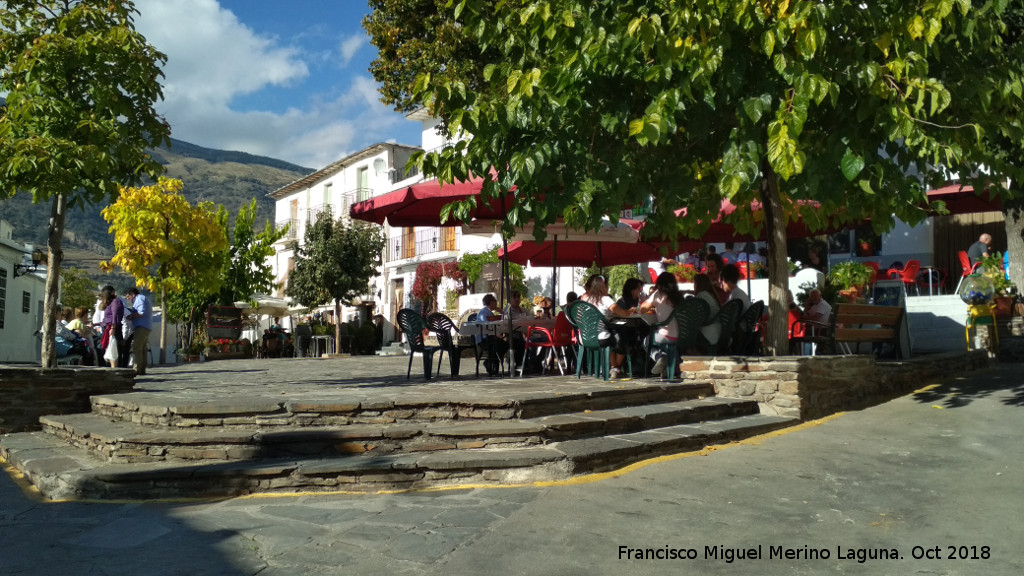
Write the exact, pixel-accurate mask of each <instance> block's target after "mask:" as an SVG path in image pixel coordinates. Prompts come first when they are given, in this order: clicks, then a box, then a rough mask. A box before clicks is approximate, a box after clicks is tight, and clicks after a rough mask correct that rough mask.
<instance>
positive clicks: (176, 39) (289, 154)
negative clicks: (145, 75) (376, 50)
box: [136, 0, 416, 168]
mask: <svg viewBox="0 0 1024 576" xmlns="http://www.w3.org/2000/svg"><path fill="white" fill-rule="evenodd" d="M136 6H137V8H138V9H139V10H140V12H141V15H140V16H139V17H138V18H137V19H136V27H137V28H138V30H139V31H140V32H142V33H143V34H144V35H145V36H146V39H147V40H148V41H149V43H150V44H152V45H154V46H155V47H156V48H157V49H158V50H160V51H162V52H164V53H165V54H167V57H168V60H167V64H166V66H165V67H164V73H165V75H166V77H165V79H164V81H163V85H164V102H162V103H161V105H160V106H159V111H160V113H161V114H163V115H164V116H165V118H166V119H167V121H168V122H169V123H170V124H171V129H172V136H173V137H174V138H176V139H179V140H185V141H187V142H191V143H193V144H198V145H200V146H206V147H210V148H220V149H225V150H241V151H245V152H249V153H252V154H259V155H264V156H270V157H273V158H280V159H282V160H287V161H289V162H294V163H296V164H300V165H302V166H307V167H310V168H320V167H323V166H325V165H327V164H329V163H330V162H333V161H335V160H337V159H338V158H340V157H342V156H344V155H345V154H348V153H351V152H355V151H357V150H359V149H362V148H364V147H366V146H368V145H370V144H373V143H376V142H386V141H394V140H395V138H394V135H395V134H399V133H402V132H405V133H407V134H408V133H410V128H411V126H410V124H412V123H410V122H409V121H407V120H405V119H404V118H403V117H402V116H401V115H399V114H396V113H394V112H393V111H391V110H390V109H389V108H388V107H386V106H385V105H383V104H381V103H380V102H379V100H378V98H379V96H378V94H377V90H376V85H375V84H374V82H373V80H372V78H370V76H369V75H368V73H365V72H363V73H361V74H360V75H351V76H347V75H346V73H341V72H339V70H340V68H342V67H344V66H347V65H348V64H349V63H350V62H351V61H352V59H353V57H355V56H356V54H357V53H358V52H359V51H360V50H361V49H362V48H363V47H364V46H366V45H368V42H367V38H366V36H365V34H363V35H359V34H353V35H350V36H344V37H342V39H341V41H340V42H339V41H337V40H335V42H337V43H336V44H334V49H336V50H337V51H336V52H334V55H333V56H332V57H331V59H332V60H335V61H336V62H337V61H338V60H339V59H340V62H337V64H340V66H328V67H326V69H327V70H330V71H331V72H330V74H331V75H330V76H328V77H324V78H316V77H313V76H311V69H312V70H316V69H318V68H319V69H322V68H320V67H318V66H316V63H317V60H318V59H320V58H322V57H323V55H324V54H323V53H322V51H320V50H317V49H316V48H307V49H300V48H298V47H296V45H292V44H290V43H289V41H284V40H282V39H280V38H277V37H274V36H268V35H260V34H257V33H256V32H254V31H253V30H252V29H251V28H249V27H247V26H245V25H244V24H243V23H242V22H240V21H239V20H238V18H236V17H235V16H234V14H232V13H231V12H230V11H227V10H224V9H222V8H221V7H220V5H219V4H218V3H217V1H216V0H137V2H136ZM319 25H320V26H323V23H319ZM335 38H338V36H335ZM325 48H326V46H325ZM328 82H330V83H334V84H333V85H331V84H329V83H328ZM282 88H284V89H287V88H294V90H293V91H290V92H287V93H284V94H281V93H279V91H280V89H282ZM268 90H277V91H278V92H274V95H275V97H277V99H278V101H284V102H286V103H287V105H286V106H285V105H278V106H273V105H271V104H270V103H269V102H268V103H266V104H265V105H264V104H260V102H261V100H259V97H260V96H261V95H262V94H263V93H264V92H265V91H268ZM240 98H246V106H247V108H248V110H242V109H240V108H239V107H238V106H237V102H238V101H239V99H240ZM265 100H270V101H272V100H274V98H273V97H270V98H267V99H265ZM254 102H255V103H254ZM403 143H412V144H415V143H416V142H409V141H408V140H405V141H403Z"/></svg>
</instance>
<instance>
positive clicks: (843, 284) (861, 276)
mask: <svg viewBox="0 0 1024 576" xmlns="http://www.w3.org/2000/svg"><path fill="white" fill-rule="evenodd" d="M870 279H871V268H868V267H867V266H866V265H864V264H861V263H860V262H857V261H855V260H847V261H845V262H840V263H838V264H833V265H832V267H831V268H829V271H828V281H829V282H830V283H831V284H832V285H834V286H836V287H837V288H838V289H839V290H849V289H851V288H860V287H863V286H864V285H866V284H867V283H868V280H870Z"/></svg>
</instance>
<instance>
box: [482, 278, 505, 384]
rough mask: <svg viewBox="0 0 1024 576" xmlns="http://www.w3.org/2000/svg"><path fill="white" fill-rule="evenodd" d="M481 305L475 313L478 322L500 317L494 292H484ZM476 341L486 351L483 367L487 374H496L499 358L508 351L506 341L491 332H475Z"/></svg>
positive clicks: (499, 363)
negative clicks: (485, 333)
mask: <svg viewBox="0 0 1024 576" xmlns="http://www.w3.org/2000/svg"><path fill="white" fill-rule="evenodd" d="M483 305H484V306H483V308H481V309H480V311H479V312H477V313H476V319H477V321H478V322H490V321H494V320H500V319H501V314H499V313H498V312H497V311H496V309H497V307H498V299H497V298H495V297H494V294H485V295H484V299H483ZM476 342H477V345H478V346H480V347H482V348H483V349H484V350H486V352H487V358H486V359H485V360H484V368H486V369H487V374H488V375H490V376H496V375H497V374H498V367H499V366H500V365H501V362H500V360H499V358H501V357H502V356H504V355H505V354H506V353H507V352H508V343H507V342H505V341H504V340H502V339H501V338H498V337H497V336H495V335H493V334H488V335H486V336H484V335H482V334H477V336H476Z"/></svg>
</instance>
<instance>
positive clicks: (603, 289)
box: [580, 274, 636, 380]
mask: <svg viewBox="0 0 1024 576" xmlns="http://www.w3.org/2000/svg"><path fill="white" fill-rule="evenodd" d="M584 289H586V293H585V294H584V295H583V297H582V298H580V299H581V300H583V301H584V302H587V303H589V304H593V305H594V307H595V308H597V309H598V311H600V312H601V315H602V316H604V319H605V322H602V323H601V328H600V330H599V331H598V334H597V339H598V341H599V342H600V343H601V346H602V347H604V346H609V347H611V348H612V352H611V354H610V356H611V370H610V373H609V375H608V378H609V379H611V380H614V379H616V378H620V377H621V376H622V361H623V360H625V359H626V354H625V352H624V351H622V350H620V349H619V348H618V346H617V345H616V342H615V337H614V336H612V333H611V330H609V328H608V322H607V321H608V320H610V319H611V318H612V316H617V317H619V318H625V317H627V316H629V315H630V314H633V313H635V312H636V310H635V309H633V310H624V309H622V308H620V307H619V305H618V304H616V302H615V300H613V299H612V297H611V296H609V295H608V283H607V282H606V281H605V278H604V276H601V275H600V274H594V275H593V276H591V277H590V278H588V279H587V283H586V285H585V286H584Z"/></svg>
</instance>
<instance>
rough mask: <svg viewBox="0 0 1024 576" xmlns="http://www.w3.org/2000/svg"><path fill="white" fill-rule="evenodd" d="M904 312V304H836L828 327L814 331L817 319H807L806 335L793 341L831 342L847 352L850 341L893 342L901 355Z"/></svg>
mask: <svg viewBox="0 0 1024 576" xmlns="http://www.w3.org/2000/svg"><path fill="white" fill-rule="evenodd" d="M905 313H906V310H905V309H904V308H903V307H902V306H875V305H872V304H846V303H843V304H837V305H836V307H835V309H834V310H833V311H832V318H831V319H830V320H829V323H828V328H827V329H824V330H817V331H815V330H813V329H811V328H810V327H813V326H815V323H805V325H806V326H808V327H809V328H808V329H807V331H806V335H805V336H803V337H800V338H793V340H792V341H793V342H794V343H799V342H807V343H811V344H816V345H822V344H824V345H829V346H831V350H832V351H834V352H835V351H838V350H840V349H843V350H845V351H846V352H847V353H849V351H850V348H849V345H850V344H862V343H869V344H891V345H892V346H893V349H894V350H895V351H896V353H897V355H902V347H901V345H900V337H901V332H900V331H901V330H902V326H903V315H904V314H905ZM818 326H819V327H821V328H824V326H823V325H818Z"/></svg>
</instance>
